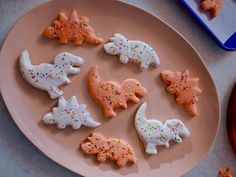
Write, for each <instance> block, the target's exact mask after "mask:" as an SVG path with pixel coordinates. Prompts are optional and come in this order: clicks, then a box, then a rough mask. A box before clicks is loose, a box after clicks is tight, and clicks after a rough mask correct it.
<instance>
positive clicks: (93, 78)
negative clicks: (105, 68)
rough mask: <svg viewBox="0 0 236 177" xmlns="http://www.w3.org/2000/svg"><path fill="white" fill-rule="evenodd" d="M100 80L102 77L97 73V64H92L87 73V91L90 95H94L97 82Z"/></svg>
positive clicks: (97, 85)
mask: <svg viewBox="0 0 236 177" xmlns="http://www.w3.org/2000/svg"><path fill="white" fill-rule="evenodd" d="M100 82H102V78H101V77H100V75H99V73H98V66H97V65H95V66H93V67H92V68H91V69H90V71H89V73H88V80H87V83H88V91H89V93H90V95H91V96H92V95H96V94H97V90H98V87H99V83H100Z"/></svg>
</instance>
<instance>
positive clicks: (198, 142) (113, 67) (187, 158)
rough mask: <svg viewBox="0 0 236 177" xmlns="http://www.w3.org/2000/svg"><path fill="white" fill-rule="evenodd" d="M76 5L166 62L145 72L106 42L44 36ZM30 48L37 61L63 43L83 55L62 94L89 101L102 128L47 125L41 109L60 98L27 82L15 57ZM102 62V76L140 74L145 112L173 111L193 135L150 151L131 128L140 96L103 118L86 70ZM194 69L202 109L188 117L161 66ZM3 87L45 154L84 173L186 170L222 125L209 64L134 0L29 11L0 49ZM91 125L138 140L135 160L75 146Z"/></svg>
mask: <svg viewBox="0 0 236 177" xmlns="http://www.w3.org/2000/svg"><path fill="white" fill-rule="evenodd" d="M72 10H77V11H78V13H79V15H85V16H88V17H89V18H90V22H91V25H92V26H93V27H94V28H95V31H96V32H98V33H100V34H101V36H102V37H103V38H104V39H105V40H108V39H109V37H111V36H112V35H113V34H114V32H119V33H121V34H124V35H125V36H126V37H128V38H129V39H138V40H142V41H145V42H147V43H148V44H150V45H151V46H152V47H153V48H154V49H155V50H156V51H157V53H158V54H159V57H160V61H161V66H160V67H159V68H157V69H150V70H148V71H145V72H140V71H139V68H138V67H137V66H135V65H134V64H127V65H124V64H121V63H119V61H118V58H117V57H114V56H109V55H107V54H105V52H104V51H103V48H102V46H103V45H99V46H93V45H89V44H83V45H82V46H75V45H73V44H72V43H70V44H68V45H60V44H59V43H58V42H57V41H56V40H48V39H46V38H44V37H43V36H42V32H43V30H44V28H45V27H47V26H49V25H50V24H51V23H52V21H53V19H55V18H56V17H57V15H58V13H59V12H60V11H63V12H65V13H66V14H69V13H70V12H71V11H72ZM25 49H27V50H29V52H30V54H31V58H32V61H33V63H34V64H39V63H42V62H49V63H50V62H52V60H53V57H54V56H55V55H56V54H57V53H58V52H61V51H68V52H71V53H73V54H76V55H79V56H81V57H83V58H84V59H85V64H84V65H83V66H82V67H81V72H80V74H78V75H76V76H73V77H71V79H72V82H71V84H69V85H68V86H63V87H62V89H63V90H64V93H65V94H64V96H65V97H66V98H69V97H70V96H72V95H76V96H77V97H78V101H79V103H85V104H87V106H88V110H90V112H91V114H92V116H93V117H95V118H96V120H98V121H100V122H102V125H101V126H100V127H98V128H97V129H89V128H86V127H82V128H81V129H79V130H73V129H72V128H71V127H67V128H66V129H65V130H58V129H57V128H56V127H55V126H54V125H47V126H46V125H44V124H43V123H42V121H41V118H42V116H43V115H44V114H45V113H46V112H48V111H50V110H51V108H52V107H53V106H54V105H56V100H51V99H50V98H49V96H48V95H47V94H46V93H45V92H42V91H40V90H37V89H35V88H32V87H31V86H29V85H28V84H27V83H26V82H25V81H24V80H23V79H22V77H21V74H20V72H19V67H18V58H19V56H20V54H21V52H22V51H23V50H25ZM94 64H98V65H99V67H100V73H101V75H102V77H103V79H104V80H114V81H117V82H121V81H122V80H123V79H125V78H127V77H131V78H136V79H138V80H140V81H141V82H142V83H143V85H144V86H145V87H146V88H147V90H148V95H147V96H145V97H144V98H143V99H142V100H141V103H142V102H144V101H147V102H148V105H149V106H148V112H147V116H148V117H154V118H158V119H159V120H161V121H164V120H166V119H168V118H171V117H177V118H179V119H180V120H182V121H183V122H184V123H185V124H186V125H187V127H188V128H189V129H190V131H191V137H190V138H186V139H184V141H183V143H181V144H174V143H173V144H171V147H170V148H169V149H166V148H162V147H158V151H159V154H158V155H154V156H148V155H146V154H145V153H144V147H143V144H142V143H141V142H140V140H139V139H138V136H137V134H136V131H135V128H134V115H135V112H136V110H137V108H138V106H139V104H129V105H128V109H127V110H124V111H120V112H119V114H118V116H117V117H115V118H112V119H105V118H103V116H102V112H101V109H100V107H99V106H98V105H96V104H95V103H94V101H93V100H92V99H91V97H90V96H89V95H88V92H87V89H86V87H87V85H86V79H87V77H86V76H87V73H88V70H89V69H90V68H91V67H92V66H93V65H94ZM186 68H187V69H189V70H190V72H191V76H197V77H199V78H200V83H199V84H200V88H201V89H202V90H203V93H202V94H201V95H200V101H199V102H198V104H197V106H198V111H199V115H198V116H196V117H195V118H191V117H190V116H189V115H188V114H187V113H186V112H185V110H184V109H183V107H182V106H180V105H177V104H176V103H175V100H174V97H173V96H172V95H170V94H168V93H167V92H166V91H165V87H164V84H163V83H162V82H161V80H160V78H159V74H160V71H162V70H164V69H171V70H174V71H176V70H180V71H182V70H184V69H186ZM0 84H1V85H0V88H1V93H2V96H3V98H4V101H5V103H6V105H7V107H8V109H9V111H10V113H11V115H12V118H13V119H14V121H15V122H16V124H17V125H18V127H19V128H20V130H21V131H22V132H23V133H24V134H25V135H26V137H27V138H29V139H30V141H31V142H32V143H33V144H34V145H35V146H37V147H38V148H39V149H40V150H41V151H42V152H43V153H44V154H46V155H47V156H48V157H49V158H51V159H52V160H54V161H55V162H57V163H59V164H61V165H63V166H64V167H66V168H68V169H70V170H72V171H74V172H76V173H78V174H81V175H84V176H103V177H105V176H108V177H111V176H113V177H115V176H127V177H131V176H135V177H137V176H178V177H179V176H181V175H183V174H185V173H186V172H188V171H189V170H191V169H192V168H193V167H194V166H195V165H197V163H199V162H200V160H201V159H202V158H203V157H204V155H206V153H207V152H208V150H209V148H210V146H211V144H212V143H213V141H214V138H215V136H216V134H217V130H218V126H219V112H220V110H219V101H218V96H217V92H216V88H215V84H214V82H213V80H212V78H211V76H210V74H209V72H208V71H207V68H206V66H205V65H204V63H203V61H202V60H201V58H200V56H199V55H198V54H197V52H196V51H195V50H194V49H193V47H192V46H191V45H190V44H189V43H188V42H187V41H186V40H185V39H184V38H183V37H182V36H181V35H179V34H178V33H177V32H176V31H175V30H174V29H172V28H171V27H169V26H168V25H167V24H165V23H164V22H162V21H161V20H160V19H158V18H156V17H154V16H152V15H150V14H149V13H147V12H145V11H143V10H141V9H138V8H136V7H133V6H131V5H128V4H125V3H122V2H117V1H113V0H102V1H100V0H88V1H84V0H67V1H65V0H57V1H50V2H48V3H45V4H43V5H41V6H39V7H37V8H35V9H33V10H31V11H30V12H29V13H27V14H26V15H24V16H23V17H22V18H21V19H20V20H19V21H18V22H17V23H16V25H15V26H14V27H13V28H12V30H11V32H10V33H9V34H8V36H7V38H6V40H5V42H4V45H3V47H2V50H1V55H0ZM92 131H97V132H101V133H103V134H104V135H106V136H109V137H120V138H121V139H124V140H126V141H128V142H129V143H130V144H131V145H132V146H133V147H134V148H135V152H136V155H137V158H138V163H137V164H135V165H131V164H130V165H128V166H126V167H124V168H121V169H118V168H116V167H115V165H113V163H112V162H109V161H108V162H107V163H101V164H99V163H98V162H97V161H96V159H95V156H86V155H83V153H82V152H81V151H80V150H79V149H78V147H79V144H80V142H81V141H82V140H83V139H84V138H85V137H86V136H88V135H89V134H90V133H91V132H92Z"/></svg>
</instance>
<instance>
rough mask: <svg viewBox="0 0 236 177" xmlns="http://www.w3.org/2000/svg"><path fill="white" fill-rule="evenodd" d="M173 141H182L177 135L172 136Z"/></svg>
mask: <svg viewBox="0 0 236 177" xmlns="http://www.w3.org/2000/svg"><path fill="white" fill-rule="evenodd" d="M174 141H175V142H176V143H182V139H181V138H180V137H179V136H178V135H176V136H175V137H174Z"/></svg>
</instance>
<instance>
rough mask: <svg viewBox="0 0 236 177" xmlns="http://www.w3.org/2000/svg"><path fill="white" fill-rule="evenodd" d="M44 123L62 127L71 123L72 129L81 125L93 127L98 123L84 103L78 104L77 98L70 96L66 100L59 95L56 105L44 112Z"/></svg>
mask: <svg viewBox="0 0 236 177" xmlns="http://www.w3.org/2000/svg"><path fill="white" fill-rule="evenodd" d="M43 122H44V123H45V124H57V128H60V129H63V128H65V127H66V126H67V125H71V126H72V128H73V129H79V128H80V126H81V125H85V126H87V127H91V128H95V127H97V126H99V125H100V123H99V122H96V121H95V120H94V119H93V118H92V117H91V116H90V113H89V112H88V111H87V110H86V105H85V104H78V102H77V98H76V97H75V96H72V97H71V98H70V99H69V100H68V101H67V100H65V98H64V97H63V96H61V97H60V98H59V100H58V106H57V107H54V108H53V109H52V112H50V113H46V114H45V115H44V117H43Z"/></svg>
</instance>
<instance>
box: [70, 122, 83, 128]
mask: <svg viewBox="0 0 236 177" xmlns="http://www.w3.org/2000/svg"><path fill="white" fill-rule="evenodd" d="M80 126H81V124H80V123H77V124H73V125H72V128H73V129H79V128H80Z"/></svg>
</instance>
